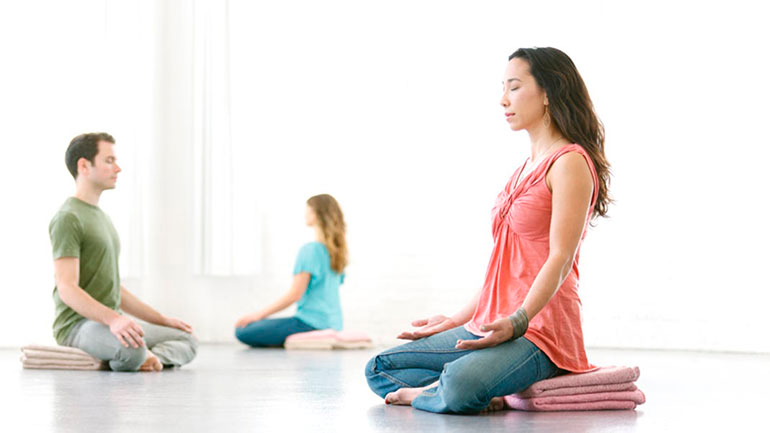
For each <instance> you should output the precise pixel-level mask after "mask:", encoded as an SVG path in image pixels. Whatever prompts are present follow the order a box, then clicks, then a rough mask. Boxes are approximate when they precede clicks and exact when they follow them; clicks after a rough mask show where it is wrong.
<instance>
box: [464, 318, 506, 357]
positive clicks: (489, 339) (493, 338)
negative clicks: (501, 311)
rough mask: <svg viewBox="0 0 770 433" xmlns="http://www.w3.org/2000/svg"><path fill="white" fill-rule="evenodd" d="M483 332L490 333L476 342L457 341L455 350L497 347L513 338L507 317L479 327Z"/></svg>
mask: <svg viewBox="0 0 770 433" xmlns="http://www.w3.org/2000/svg"><path fill="white" fill-rule="evenodd" d="M481 330H482V331H484V332H487V331H492V333H491V334H489V335H487V336H486V337H484V338H480V339H478V340H457V344H456V345H455V348H457V349H469V350H476V349H484V348H486V347H492V346H497V345H498V344H500V343H504V342H506V341H508V340H510V339H511V338H513V324H511V320H510V319H508V318H507V317H505V318H502V319H498V320H495V321H494V322H492V323H487V324H486V325H483V326H482V327H481Z"/></svg>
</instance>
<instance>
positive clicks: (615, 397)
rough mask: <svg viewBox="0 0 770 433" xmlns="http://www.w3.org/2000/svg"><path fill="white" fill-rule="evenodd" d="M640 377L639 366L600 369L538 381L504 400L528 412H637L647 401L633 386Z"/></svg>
mask: <svg viewBox="0 0 770 433" xmlns="http://www.w3.org/2000/svg"><path fill="white" fill-rule="evenodd" d="M638 378H639V367H616V366H610V367H601V368H599V369H597V370H594V371H591V372H588V373H568V374H565V375H563V376H557V377H554V378H551V379H546V380H542V381H540V382H536V383H534V384H532V386H530V387H529V388H527V389H525V390H524V391H522V392H520V393H517V394H512V395H508V396H505V398H504V400H505V403H506V405H507V406H508V407H510V408H512V409H517V410H527V411H575V410H608V409H610V410H611V409H634V408H636V405H638V404H643V403H644V402H645V396H644V393H642V391H641V390H639V389H637V387H636V385H634V381H636V380H637V379H638Z"/></svg>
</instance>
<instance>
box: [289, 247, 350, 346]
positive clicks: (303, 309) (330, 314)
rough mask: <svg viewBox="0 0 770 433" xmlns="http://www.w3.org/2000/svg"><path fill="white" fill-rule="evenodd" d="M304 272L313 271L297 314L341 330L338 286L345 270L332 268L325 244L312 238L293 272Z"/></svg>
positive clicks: (319, 325) (320, 326) (317, 325)
mask: <svg viewBox="0 0 770 433" xmlns="http://www.w3.org/2000/svg"><path fill="white" fill-rule="evenodd" d="M302 272H307V273H309V274H310V283H308V286H307V290H306V291H305V294H304V295H302V298H301V299H300V300H299V302H297V314H296V316H295V317H296V318H297V319H299V320H301V321H303V322H305V323H307V324H308V325H310V326H312V327H313V328H316V329H328V328H331V329H336V330H338V331H339V330H341V329H342V307H341V306H340V293H339V288H340V285H341V284H342V283H343V282H344V281H345V273H342V274H338V273H336V272H334V271H333V270H332V268H331V264H330V258H329V251H328V250H327V249H326V246H325V245H324V244H322V243H321V242H310V243H307V244H305V245H303V246H302V248H300V250H299V254H297V262H296V264H295V265H294V275H297V274H299V273H302Z"/></svg>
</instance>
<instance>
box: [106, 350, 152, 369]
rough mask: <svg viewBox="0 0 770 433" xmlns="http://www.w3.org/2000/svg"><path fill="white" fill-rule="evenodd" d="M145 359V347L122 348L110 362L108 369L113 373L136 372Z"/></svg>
mask: <svg viewBox="0 0 770 433" xmlns="http://www.w3.org/2000/svg"><path fill="white" fill-rule="evenodd" d="M146 359H147V348H146V347H144V346H142V347H137V348H133V347H123V348H121V349H120V350H118V353H117V355H116V356H115V358H114V359H112V360H110V369H112V370H113V371H137V370H139V367H141V366H142V364H144V361H145V360H146Z"/></svg>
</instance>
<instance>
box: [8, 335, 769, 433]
mask: <svg viewBox="0 0 770 433" xmlns="http://www.w3.org/2000/svg"><path fill="white" fill-rule="evenodd" d="M381 349H382V348H380V350H381ZM377 351H379V350H372V351H334V352H324V351H284V350H280V349H263V350H256V349H247V348H245V347H243V346H238V345H203V346H202V347H201V349H200V352H199V355H198V358H197V359H196V360H195V361H194V362H193V363H192V364H190V365H189V366H186V367H185V368H182V369H178V370H172V371H166V372H163V373H154V374H153V373H113V372H80V371H43V370H40V371H34V370H22V369H21V365H20V363H19V362H18V356H19V352H18V350H12V349H2V350H0V383H2V391H1V392H2V394H0V395H2V401H1V402H0V407H2V412H3V416H2V417H0V426H2V427H3V428H2V430H3V431H33V432H38V431H53V432H124V431H125V432H132V433H135V432H150V431H153V432H154V431H158V432H161V431H162V432H168V431H180V432H182V431H183V432H198V431H222V432H279V431H282V432H294V431H298V432H300V431H302V432H311V431H312V432H318V431H321V432H326V431H328V432H338V431H343V430H345V431H355V432H359V431H361V432H363V431H373V432H409V431H420V432H425V433H433V432H468V431H476V432H485V433H486V432H664V431H671V432H695V431H698V432H702V431H739V432H745V431H770V427H768V426H770V421H768V418H767V416H766V414H767V408H768V407H769V406H770V404H769V403H770V394H768V389H770V356H768V355H745V354H714V353H693V352H657V351H630V350H606V349H603V350H598V349H595V350H589V357H590V359H591V361H592V362H594V363H596V364H598V365H638V366H639V367H640V369H641V372H642V375H641V377H640V379H639V381H638V382H637V385H638V386H639V388H640V389H642V390H643V391H644V393H645V394H646V396H647V403H646V404H644V405H642V406H640V407H639V408H638V409H637V410H636V411H607V412H572V413H526V412H514V411H505V412H497V413H492V414H488V415H476V416H460V415H435V414H430V413H425V412H421V411H417V410H414V409H412V408H410V407H389V406H385V405H384V404H383V403H382V401H381V400H380V399H379V398H377V397H376V396H375V395H374V394H372V393H371V391H369V389H368V387H367V386H366V383H365V380H364V376H363V368H364V365H365V363H366V361H367V360H368V359H369V358H370V357H371V356H372V355H374V354H375V353H376V352H377ZM7 427H16V429H15V430H9V429H7Z"/></svg>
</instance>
